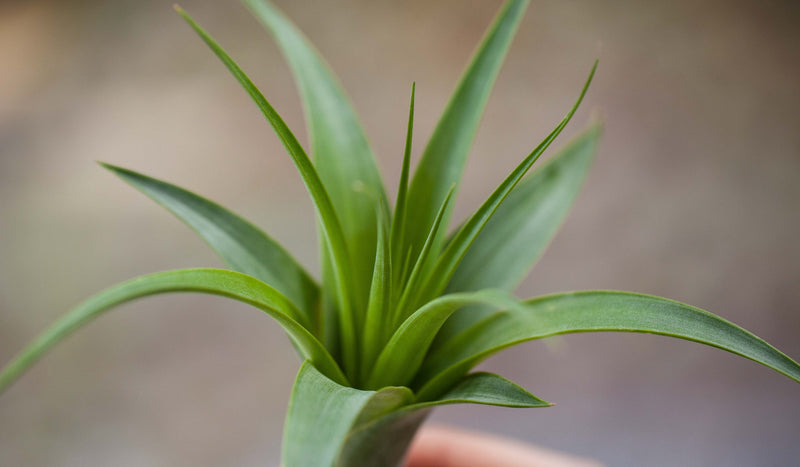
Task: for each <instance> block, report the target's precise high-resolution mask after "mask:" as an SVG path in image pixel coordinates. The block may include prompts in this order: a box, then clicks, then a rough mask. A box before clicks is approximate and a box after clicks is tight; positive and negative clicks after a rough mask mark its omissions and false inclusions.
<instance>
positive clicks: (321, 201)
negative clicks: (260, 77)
mask: <svg viewBox="0 0 800 467" xmlns="http://www.w3.org/2000/svg"><path fill="white" fill-rule="evenodd" d="M175 9H176V11H177V12H178V13H179V14H180V15H181V16H182V17H183V19H185V20H186V22H187V23H189V26H191V27H192V29H194V30H195V32H196V33H197V34H198V35H199V36H200V38H201V39H203V41H204V42H205V43H206V44H207V45H208V47H209V48H210V49H211V50H212V51H213V52H214V54H216V55H217V57H218V58H219V59H220V60H221V61H222V63H223V64H224V65H225V66H226V67H227V68H228V70H230V72H231V74H233V76H234V77H235V78H236V79H237V80H238V81H239V84H241V85H242V87H243V88H244V89H245V91H247V93H248V94H249V95H250V97H251V98H252V99H253V101H254V102H255V103H256V105H257V106H258V108H259V109H260V110H261V112H262V113H263V114H264V116H265V117H266V118H267V121H269V123H270V125H271V126H272V128H273V130H275V133H276V134H277V135H278V137H279V138H280V139H281V142H282V143H283V145H284V146H285V147H286V150H287V151H288V152H289V155H290V156H291V157H292V161H294V164H295V166H296V167H297V170H298V171H299V172H300V175H301V177H302V178H303V182H304V183H305V185H306V188H307V189H308V191H309V193H310V194H311V198H312V201H313V202H314V206H315V207H316V209H317V212H318V213H319V218H320V221H321V224H322V226H323V237H324V239H325V242H326V245H327V246H328V247H329V248H330V252H331V255H332V259H333V261H332V262H333V264H332V266H333V267H332V270H333V274H334V276H335V282H336V284H337V286H338V290H337V294H336V299H337V302H338V303H337V304H338V306H339V313H340V320H339V321H340V324H341V336H342V339H341V344H342V350H343V358H344V366H345V371H346V372H347V373H348V374H350V375H354V374H355V373H356V368H357V361H358V360H357V359H358V348H357V343H358V341H357V338H356V336H357V335H358V332H357V331H358V329H357V328H358V326H357V321H356V319H357V318H356V315H355V310H354V309H353V302H352V297H351V296H350V293H351V291H352V290H353V286H352V283H353V281H354V280H355V277H354V276H353V274H352V265H351V263H350V257H349V255H348V253H347V242H346V240H345V236H344V232H343V230H342V225H341V223H340V222H339V218H338V216H337V215H336V210H335V209H334V207H333V203H332V202H331V199H330V197H329V195H328V192H327V191H326V189H325V186H324V185H323V184H322V180H321V179H320V176H319V174H318V173H317V171H316V169H315V168H314V165H313V164H312V163H311V160H310V159H309V158H308V155H307V154H306V152H305V151H304V150H303V147H302V146H300V143H299V142H298V141H297V138H295V136H294V134H292V132H291V130H290V129H289V127H288V126H286V123H285V122H284V121H283V119H282V118H281V116H280V115H279V114H278V112H276V111H275V109H274V108H273V107H272V105H271V104H270V103H269V102H268V101H267V99H266V98H265V97H264V95H263V94H261V91H259V90H258V88H257V87H256V86H255V85H254V84H253V82H252V81H251V80H250V78H248V77H247V75H246V74H245V73H244V71H242V69H241V68H239V65H237V64H236V62H234V61H233V59H231V58H230V56H228V54H227V53H226V52H225V51H224V50H223V49H222V47H220V46H219V45H218V44H217V43H216V42H215V41H214V39H212V38H211V36H209V35H208V33H207V32H206V31H205V30H204V29H203V28H202V27H200V25H199V24H197V23H196V22H195V21H194V20H193V19H192V18H191V17H190V16H189V15H188V14H187V13H186V12H185V11H183V10H182V9H180V8H179V7H177V6H176V7H175ZM371 229H374V226H373V227H371Z"/></svg>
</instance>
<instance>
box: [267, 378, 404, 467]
mask: <svg viewBox="0 0 800 467" xmlns="http://www.w3.org/2000/svg"><path fill="white" fill-rule="evenodd" d="M412 400H413V394H412V393H411V391H410V390H409V389H408V388H384V389H382V390H380V391H360V390H358V389H353V388H351V387H346V386H342V385H340V384H337V383H336V382H335V381H333V380H331V379H330V378H328V377H326V376H325V375H323V374H322V373H320V372H319V371H317V369H316V368H315V367H314V366H313V365H312V364H311V363H310V362H305V363H303V365H302V366H301V367H300V371H299V372H298V374H297V380H296V381H295V383H294V388H293V390H292V397H291V400H290V401H289V409H288V411H287V413H286V426H285V428H284V436H283V453H282V456H283V457H282V462H283V465H285V466H286V467H294V466H298V467H300V466H302V467H306V466H309V467H311V466H320V467H322V466H324V467H327V466H333V465H338V463H337V459H338V457H339V454H340V452H341V451H342V450H343V448H344V444H345V442H346V441H347V438H348V436H349V435H350V432H351V431H352V430H355V429H357V428H358V427H360V426H363V425H367V424H369V423H371V422H372V421H373V420H375V419H376V418H380V417H381V416H383V415H385V414H387V413H390V412H391V411H392V410H395V409H396V408H398V407H401V406H403V405H407V404H409V403H411V401H412Z"/></svg>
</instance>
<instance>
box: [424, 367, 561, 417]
mask: <svg viewBox="0 0 800 467" xmlns="http://www.w3.org/2000/svg"><path fill="white" fill-rule="evenodd" d="M462 403H464V404H484V405H495V406H500V407H517V408H532V407H550V406H552V405H553V404H551V403H549V402H547V401H543V400H542V399H539V398H538V397H536V396H534V395H533V394H531V393H529V392H528V391H527V390H526V389H525V388H523V387H521V386H519V385H517V384H515V383H513V382H511V381H509V380H507V379H505V378H503V377H502V376H500V375H496V374H494V373H487V372H477V373H470V374H468V375H467V376H465V377H463V378H462V379H461V381H460V382H458V384H456V385H455V387H454V388H453V389H451V390H449V391H447V394H445V395H444V396H442V397H441V398H439V399H438V400H434V401H431V402H420V403H418V404H415V405H416V406H425V407H433V406H437V405H449V404H462Z"/></svg>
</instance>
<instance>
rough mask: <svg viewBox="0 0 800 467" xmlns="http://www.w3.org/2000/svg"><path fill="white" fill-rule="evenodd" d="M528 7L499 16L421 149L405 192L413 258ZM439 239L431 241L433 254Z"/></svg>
mask: <svg viewBox="0 0 800 467" xmlns="http://www.w3.org/2000/svg"><path fill="white" fill-rule="evenodd" d="M527 5H528V0H509V1H508V2H506V4H505V6H504V7H503V8H502V10H501V11H500V13H498V15H497V17H496V18H495V20H494V23H493V24H492V26H491V27H490V28H489V30H488V31H487V33H486V35H485V36H484V38H483V40H482V41H481V44H480V46H479V47H478V50H477V51H476V52H475V55H474V56H473V57H472V61H471V62H470V64H469V66H468V67H467V69H466V71H465V72H464V74H463V75H462V77H461V80H460V82H459V84H458V86H457V87H456V90H455V91H454V92H453V95H452V96H451V97H450V102H449V103H448V104H447V108H446V109H445V111H444V113H443V114H442V117H441V119H440V120H439V123H438V124H437V126H436V129H435V130H434V132H433V135H432V136H431V139H430V141H429V142H428V145H427V147H426V148H425V152H424V153H423V155H422V159H421V160H420V163H419V166H418V167H417V170H416V172H415V174H414V178H413V180H412V182H411V186H410V188H409V192H408V222H407V223H406V225H405V241H406V242H407V243H408V245H409V246H410V248H411V249H412V251H413V252H414V254H416V253H417V252H418V251H419V250H420V249H421V248H422V244H423V242H424V241H425V237H424V235H425V233H426V232H428V231H429V230H430V226H431V225H432V224H433V221H434V219H435V217H436V211H437V209H438V207H439V206H441V204H442V201H443V200H444V198H445V196H446V195H447V192H448V190H449V189H450V187H451V186H453V185H454V184H455V185H457V184H458V182H459V180H461V175H462V173H463V171H464V165H465V164H466V160H467V155H468V154H469V150H470V147H471V146H472V141H473V139H474V137H475V132H476V130H477V128H478V123H479V122H480V119H481V116H482V114H483V109H484V108H485V107H486V102H487V101H488V99H489V94H490V93H491V89H492V86H493V85H494V81H495V78H496V77H497V74H498V73H499V71H500V66H501V65H502V63H503V59H504V58H505V55H506V53H507V51H508V48H509V46H510V44H511V39H512V37H513V36H514V33H515V32H516V30H517V26H518V25H519V23H520V20H521V19H522V15H523V13H524V12H525V8H526V7H527ZM449 212H450V210H448V213H446V215H445V218H444V225H445V226H447V225H448V220H449V217H450V216H449ZM412 220H413V221H412ZM443 238H444V237H443V236H440V237H439V238H437V239H436V241H435V244H434V252H436V253H437V254H438V249H439V245H440V243H441V240H442V239H443Z"/></svg>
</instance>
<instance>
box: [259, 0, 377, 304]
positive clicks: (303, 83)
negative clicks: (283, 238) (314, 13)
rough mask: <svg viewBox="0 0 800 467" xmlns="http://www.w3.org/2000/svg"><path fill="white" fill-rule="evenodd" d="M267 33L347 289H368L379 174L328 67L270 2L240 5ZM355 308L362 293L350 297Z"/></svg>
mask: <svg viewBox="0 0 800 467" xmlns="http://www.w3.org/2000/svg"><path fill="white" fill-rule="evenodd" d="M245 3H246V4H247V5H248V6H249V7H250V9H251V10H252V11H253V13H254V14H255V16H256V17H257V18H258V19H259V20H260V21H261V22H262V23H263V24H264V26H266V28H267V29H268V30H269V31H270V32H271V33H272V35H273V36H274V38H275V40H276V42H277V43H278V45H279V46H280V48H281V50H282V51H283V54H284V56H285V57H286V59H287V61H288V62H289V65H290V66H291V68H292V71H293V72H294V76H295V80H296V81H297V84H298V87H299V89H300V96H301V97H302V100H303V104H304V107H305V113H306V120H307V122H308V130H309V136H310V138H311V154H312V156H313V157H314V165H315V166H316V167H317V170H318V171H319V174H320V177H321V178H322V181H323V183H324V184H325V187H326V188H327V190H328V193H329V194H330V197H331V200H332V201H333V205H334V207H335V208H336V212H337V214H338V216H339V219H340V220H341V223H342V228H343V229H344V232H345V235H346V237H347V239H348V241H349V242H350V250H349V251H350V254H351V255H352V259H353V274H355V276H354V280H353V284H354V285H356V286H358V287H360V288H361V286H360V284H369V278H370V276H371V273H372V263H373V260H374V256H373V255H372V253H373V252H374V251H375V250H374V249H375V225H376V223H375V222H376V219H375V212H376V210H375V204H376V203H377V202H378V200H380V207H379V208H380V209H381V210H383V211H384V214H387V213H388V205H387V204H386V202H385V200H386V195H385V190H384V187H383V182H382V181H381V175H380V172H379V171H378V168H377V165H376V163H375V158H374V156H373V154H372V150H371V149H370V147H369V143H368V142H367V138H366V136H365V135H364V131H363V129H362V128H361V125H360V124H359V122H358V118H357V117H356V114H355V112H354V111H353V108H352V106H351V105H350V103H349V101H348V99H347V97H346V95H345V93H344V91H342V88H341V86H340V85H339V83H338V82H337V80H336V78H335V77H334V74H333V73H332V72H331V70H330V68H329V67H328V66H327V64H326V63H325V62H324V60H323V59H322V58H321V57H320V55H319V53H318V52H317V50H315V48H314V46H313V45H312V44H311V43H310V41H309V40H308V39H307V38H306V37H305V36H304V35H303V33H302V32H301V31H300V30H299V29H298V28H297V27H296V26H295V25H294V24H292V22H291V21H290V20H289V19H288V18H287V17H286V16H285V15H284V14H283V13H282V12H281V11H280V10H278V9H277V8H276V7H275V6H274V5H272V3H270V2H268V1H266V0H246V1H245ZM355 295H356V299H357V300H358V301H357V306H358V307H361V305H363V304H365V303H366V299H367V289H366V286H364V287H363V290H358V291H357V292H356V294H355Z"/></svg>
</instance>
